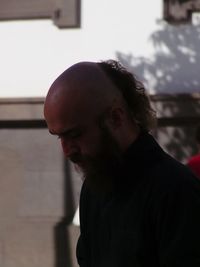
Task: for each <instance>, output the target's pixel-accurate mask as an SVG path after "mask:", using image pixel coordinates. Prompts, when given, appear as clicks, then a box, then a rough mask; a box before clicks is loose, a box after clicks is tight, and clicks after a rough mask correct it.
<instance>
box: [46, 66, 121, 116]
mask: <svg viewBox="0 0 200 267" xmlns="http://www.w3.org/2000/svg"><path fill="white" fill-rule="evenodd" d="M120 98H121V93H120V92H119V90H118V89H117V88H116V87H115V85H114V84H113V83H112V81H111V80H110V79H109V77H107V75H106V74H105V73H104V72H103V71H102V69H101V68H100V67H99V66H98V64H96V63H93V62H81V63H77V64H75V65H73V66H71V67H70V68H69V69H67V70H65V71H64V72H63V73H62V74H61V75H60V76H59V77H58V78H57V79H56V80H55V81H54V83H53V84H52V85H51V87H50V90H49V92H48V94H47V97H46V101H45V108H46V105H47V104H48V105H49V104H53V105H55V104H56V103H59V104H61V103H63V104H67V102H68V100H69V99H70V102H72V101H73V102H74V104H75V106H76V107H79V108H80V107H81V106H87V107H88V108H90V109H91V112H94V113H95V111H97V112H99V111H101V110H104V109H105V108H106V107H107V106H109V105H110V104H112V102H113V101H117V99H120ZM65 100H66V103H65Z"/></svg>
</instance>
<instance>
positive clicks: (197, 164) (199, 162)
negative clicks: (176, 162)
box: [188, 154, 200, 179]
mask: <svg viewBox="0 0 200 267" xmlns="http://www.w3.org/2000/svg"><path fill="white" fill-rule="evenodd" d="M188 166H189V167H190V169H191V170H192V171H193V172H194V173H195V174H196V175H197V177H198V178H199V179H200V154H198V155H195V156H193V157H191V158H190V160H189V161H188Z"/></svg>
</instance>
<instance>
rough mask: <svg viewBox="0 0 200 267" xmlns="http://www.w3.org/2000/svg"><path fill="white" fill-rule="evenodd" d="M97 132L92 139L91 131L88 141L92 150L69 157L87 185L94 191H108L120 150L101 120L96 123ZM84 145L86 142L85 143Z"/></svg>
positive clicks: (119, 161) (119, 159) (116, 169)
mask: <svg viewBox="0 0 200 267" xmlns="http://www.w3.org/2000/svg"><path fill="white" fill-rule="evenodd" d="M96 129H97V131H98V132H99V135H98V138H97V139H96V140H94V139H93V135H92V132H90V133H89V135H91V138H90V140H91V141H90V142H93V144H94V147H93V150H92V151H90V150H89V148H90V143H88V151H87V152H85V153H82V154H81V153H80V154H76V155H73V156H72V157H71V158H69V159H70V160H71V161H72V162H74V163H75V165H76V166H77V168H78V169H79V170H80V171H81V173H82V175H83V177H84V179H85V181H86V183H87V184H88V186H89V187H90V188H91V189H92V190H93V191H96V192H108V191H110V190H111V189H112V183H113V179H114V177H115V175H116V174H117V173H118V169H119V168H120V165H121V155H122V153H121V150H120V148H119V145H118V144H117V142H116V140H115V139H114V137H113V136H112V135H111V133H110V131H109V128H108V127H107V126H106V125H105V124H104V122H102V121H101V123H98V124H96ZM85 145H86V144H85Z"/></svg>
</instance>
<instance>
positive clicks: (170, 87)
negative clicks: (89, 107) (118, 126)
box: [116, 25, 200, 163]
mask: <svg viewBox="0 0 200 267" xmlns="http://www.w3.org/2000/svg"><path fill="white" fill-rule="evenodd" d="M150 40H151V42H152V43H153V45H154V49H155V54H154V58H153V59H151V60H150V59H148V58H145V57H134V56H133V55H132V54H127V55H126V54H123V53H121V52H117V53H116V56H117V59H118V60H119V61H120V62H121V63H122V64H123V65H124V66H125V67H126V68H128V69H129V70H130V71H131V72H133V73H135V74H136V75H137V76H138V77H139V79H140V80H142V81H143V82H144V84H145V86H146V88H147V89H148V90H149V93H150V94H151V95H152V98H151V99H152V102H153V106H154V108H155V110H156V112H157V116H158V129H157V131H156V133H155V136H156V138H157V139H158V141H159V143H160V144H161V145H162V146H163V147H164V148H165V149H166V150H167V151H168V152H169V153H170V154H171V155H173V156H174V157H175V158H177V159H178V160H180V161H182V162H184V163H185V162H187V159H188V158H189V157H190V156H191V155H192V154H195V153H196V151H197V147H196V145H195V142H194V132H195V128H196V125H197V123H199V122H200V94H196V96H194V94H193V95H191V93H200V75H199V70H200V26H193V25H181V26H176V27H175V26H171V25H165V26H164V27H163V29H162V30H159V31H157V32H155V33H153V34H152V35H151V36H150Z"/></svg>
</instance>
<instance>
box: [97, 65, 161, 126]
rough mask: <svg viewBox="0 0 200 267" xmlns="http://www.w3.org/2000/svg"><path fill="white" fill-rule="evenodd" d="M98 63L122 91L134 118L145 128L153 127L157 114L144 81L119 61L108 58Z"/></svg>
mask: <svg viewBox="0 0 200 267" xmlns="http://www.w3.org/2000/svg"><path fill="white" fill-rule="evenodd" d="M97 64H98V65H99V66H100V67H101V69H102V70H103V71H104V73H106V75H107V76H108V77H109V78H110V79H111V81H112V82H113V83H114V84H115V86H116V87H117V88H118V89H119V90H120V92H121V93H122V96H123V98H124V100H125V102H126V104H127V108H128V110H129V112H130V114H131V117H132V118H133V120H134V121H136V122H137V123H138V124H139V125H140V127H141V128H142V129H143V130H147V131H149V130H150V129H152V128H153V127H154V126H155V122H156V116H155V111H154V110H153V109H152V107H151V105H150V100H149V97H148V95H147V94H146V92H145V88H144V85H143V83H142V82H140V81H139V80H138V79H137V78H136V77H135V75H134V74H132V73H131V72H129V71H128V70H127V69H126V68H125V67H123V66H122V65H121V64H120V63H119V62H118V61H115V60H107V61H102V62H99V63H97Z"/></svg>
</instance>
